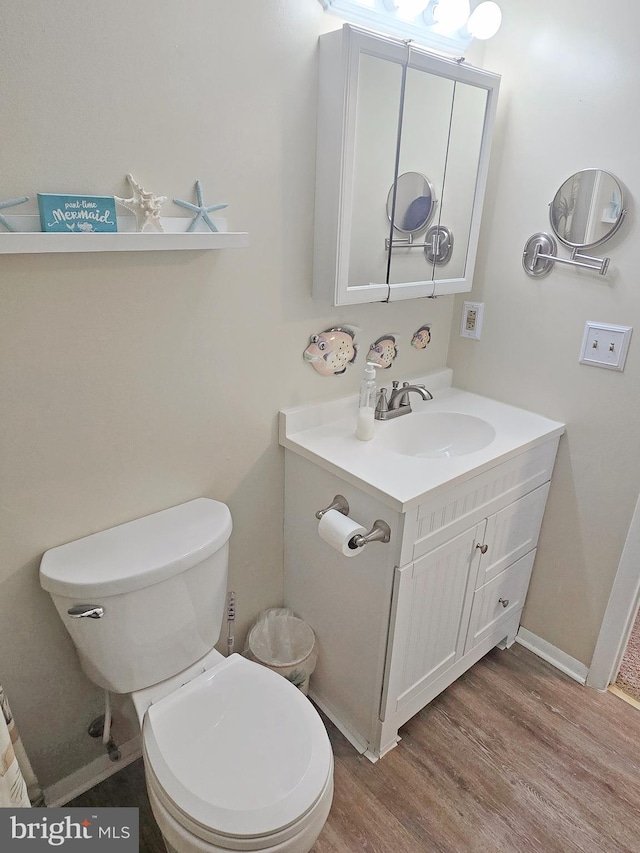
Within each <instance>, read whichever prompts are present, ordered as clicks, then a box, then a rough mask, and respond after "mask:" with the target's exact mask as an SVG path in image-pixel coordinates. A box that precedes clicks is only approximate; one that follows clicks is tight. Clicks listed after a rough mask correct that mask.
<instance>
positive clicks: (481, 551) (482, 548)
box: [476, 542, 489, 554]
mask: <svg viewBox="0 0 640 853" xmlns="http://www.w3.org/2000/svg"><path fill="white" fill-rule="evenodd" d="M476 548H479V549H480V553H481V554H486V553H487V551H488V550H489V546H488V545H481V544H480V543H479V542H478V544H477V545H476Z"/></svg>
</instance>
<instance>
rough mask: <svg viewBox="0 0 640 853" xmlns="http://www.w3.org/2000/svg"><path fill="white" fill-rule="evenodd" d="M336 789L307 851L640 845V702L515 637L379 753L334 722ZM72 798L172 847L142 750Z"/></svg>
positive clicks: (635, 850) (513, 850)
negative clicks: (586, 681)
mask: <svg viewBox="0 0 640 853" xmlns="http://www.w3.org/2000/svg"><path fill="white" fill-rule="evenodd" d="M327 728H328V730H329V735H330V737H331V741H332V744H333V749H334V753H335V758H336V762H335V795H334V800H333V806H332V809H331V813H330V815H329V819H328V821H327V823H326V825H325V828H324V830H323V832H322V834H321V835H320V838H319V839H318V841H317V842H316V844H315V846H314V848H313V853H336V852H337V853H350V851H354V853H355V851H363V852H364V853H419V851H425V853H533V851H540V852H541V853H571V851H583V853H620V851H631V853H639V851H640V760H639V757H640V713H639V712H638V711H637V710H636V709H634V708H633V707H631V706H630V705H628V704H626V703H625V702H623V701H621V700H620V699H618V698H617V697H616V696H613V695H612V694H611V693H598V692H596V691H594V690H591V689H589V688H586V687H581V686H580V685H579V684H576V682H574V681H572V680H571V679H569V678H567V677H565V676H564V675H562V674H561V673H559V672H558V671H557V670H555V669H554V668H553V667H551V666H549V665H548V664H546V663H545V662H544V661H542V660H540V659H539V658H537V657H536V656H535V655H533V654H531V653H530V652H528V651H527V650H525V649H523V648H522V647H521V646H518V645H515V646H513V647H512V648H511V649H510V650H509V651H505V652H501V651H498V650H494V651H493V652H491V653H490V654H489V655H487V657H486V658H484V659H483V660H482V661H480V662H479V663H478V664H476V666H475V667H473V668H472V669H471V670H469V672H467V673H466V674H465V675H464V676H462V678H460V679H458V681H456V682H455V683H454V684H453V685H452V686H451V687H449V688H448V689H447V690H445V692H444V693H443V694H441V695H440V696H439V697H438V698H437V699H435V700H434V701H433V702H432V703H431V704H430V705H429V706H428V707H427V708H425V709H424V710H423V711H421V712H420V713H419V714H417V715H416V716H415V717H414V718H413V719H412V720H410V721H409V722H408V723H407V725H406V726H404V727H403V728H402V730H401V735H402V741H401V742H400V744H399V745H398V747H397V748H396V749H394V750H392V751H391V752H390V753H389V754H388V755H387V756H385V758H384V759H382V761H379V762H378V763H377V764H371V763H370V762H369V761H368V760H367V759H366V758H364V757H363V756H361V755H358V753H356V752H355V750H354V749H353V748H352V747H351V746H350V745H349V744H348V743H347V742H346V741H345V739H344V738H343V737H342V735H341V734H340V733H339V732H337V731H336V729H335V728H334V727H333V726H332V725H331V724H330V723H328V724H327ZM68 805H70V806H71V805H73V806H76V805H78V806H89V805H93V806H110V805H113V806H116V805H119V806H125V805H127V806H139V807H140V835H141V838H140V853H164V847H163V845H162V840H161V838H160V834H159V832H158V830H157V827H156V825H155V823H154V820H153V816H152V815H151V812H150V810H149V805H148V801H147V799H146V794H145V789H144V772H143V768H142V765H141V762H140V761H138V762H135V763H134V764H132V765H130V766H129V767H127V768H125V769H124V770H122V771H121V772H120V773H117V774H116V775H115V776H112V777H111V778H110V779H107V780H106V781H105V782H102V783H101V784H100V785H97V786H96V787H95V788H94V789H92V790H91V791H88V792H87V793H86V794H83V795H82V796H81V797H78V798H77V799H76V800H74V801H73V802H71V803H69V804H68Z"/></svg>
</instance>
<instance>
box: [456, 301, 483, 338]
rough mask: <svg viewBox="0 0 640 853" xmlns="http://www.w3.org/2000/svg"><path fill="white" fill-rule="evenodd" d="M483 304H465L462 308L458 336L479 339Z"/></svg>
mask: <svg viewBox="0 0 640 853" xmlns="http://www.w3.org/2000/svg"><path fill="white" fill-rule="evenodd" d="M483 311H484V302H465V303H464V305H463V307H462V323H461V324H460V335H461V337H463V338H473V339H474V340H476V341H477V340H479V339H480V332H481V331H482V313H483Z"/></svg>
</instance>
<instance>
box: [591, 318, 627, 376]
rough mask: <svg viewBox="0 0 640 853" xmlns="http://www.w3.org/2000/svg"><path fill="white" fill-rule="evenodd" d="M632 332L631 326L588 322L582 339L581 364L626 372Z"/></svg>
mask: <svg viewBox="0 0 640 853" xmlns="http://www.w3.org/2000/svg"><path fill="white" fill-rule="evenodd" d="M632 331H633V328H632V327H631V326H614V325H611V324H610V323H595V322H591V321H589V322H587V323H586V324H585V327H584V337H583V338H582V349H581V350H580V364H589V365H591V366H592V367H606V368H607V369H608V370H624V363H625V361H626V358H627V351H628V349H629V341H630V340H631V332H632Z"/></svg>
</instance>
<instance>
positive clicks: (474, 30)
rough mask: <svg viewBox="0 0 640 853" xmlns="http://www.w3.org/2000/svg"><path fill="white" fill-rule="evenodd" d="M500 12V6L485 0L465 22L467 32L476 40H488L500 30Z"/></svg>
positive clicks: (491, 0) (490, 0)
mask: <svg viewBox="0 0 640 853" xmlns="http://www.w3.org/2000/svg"><path fill="white" fill-rule="evenodd" d="M501 23H502V12H501V11H500V6H498V4H497V3H494V2H493V0H486V2H484V3H480V5H479V6H476V8H475V9H474V10H473V12H472V13H471V16H470V17H469V20H468V21H467V31H468V33H469V35H470V36H473V37H474V38H476V39H490V38H491V36H495V34H496V33H497V32H498V30H499V29H500V24H501Z"/></svg>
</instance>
